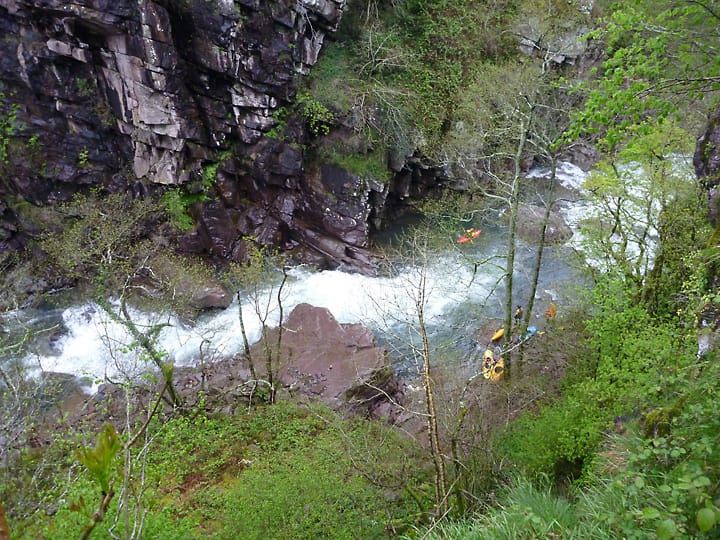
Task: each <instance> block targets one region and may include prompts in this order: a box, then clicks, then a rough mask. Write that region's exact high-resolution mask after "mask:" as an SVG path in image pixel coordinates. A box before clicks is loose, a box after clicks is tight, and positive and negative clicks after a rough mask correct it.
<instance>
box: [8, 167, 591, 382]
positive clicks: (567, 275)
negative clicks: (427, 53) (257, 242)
mask: <svg viewBox="0 0 720 540" xmlns="http://www.w3.org/2000/svg"><path fill="white" fill-rule="evenodd" d="M546 174H547V171H542V170H537V171H533V172H531V174H530V175H529V177H530V178H541V177H543V175H546ZM586 176H587V173H585V172H584V171H582V170H581V169H580V168H579V167H576V166H574V165H572V164H570V163H563V164H562V165H561V167H560V169H559V171H558V174H557V178H558V181H559V183H560V184H561V185H563V186H565V187H566V188H567V189H568V190H571V191H574V192H577V191H578V190H579V189H580V188H581V185H582V182H583V181H584V180H585V178H586ZM559 211H560V212H561V214H562V215H563V216H564V218H565V219H566V220H567V221H568V223H569V224H570V225H571V226H572V227H573V229H575V230H577V226H578V224H579V222H580V219H581V216H582V215H583V214H586V213H587V207H586V205H585V203H584V202H583V201H582V200H579V199H578V200H577V201H572V200H568V201H565V202H563V203H562V204H561V205H560V208H559ZM472 225H475V226H480V227H482V224H472ZM491 229H492V227H486V228H485V230H484V232H483V235H482V236H481V237H480V239H478V241H476V242H473V243H472V244H471V245H467V244H466V245H463V246H459V245H454V246H452V248H449V249H448V250H447V251H446V252H445V253H443V254H442V255H440V256H436V257H434V258H433V259H431V261H430V262H429V263H427V264H426V265H424V266H423V267H415V266H404V267H399V269H398V270H397V271H396V272H395V273H393V274H392V275H390V276H380V277H370V276H364V275H360V274H348V273H344V272H341V271H330V270H326V271H313V270H309V269H306V268H304V267H301V266H299V267H295V268H292V269H291V270H290V271H289V279H288V282H287V285H286V287H285V289H284V292H285V294H284V296H283V298H282V309H283V311H284V314H285V316H287V315H288V314H289V313H290V311H291V310H292V308H293V307H295V306H296V305H298V304H300V303H308V304H311V305H314V306H318V307H323V308H327V309H328V310H329V311H330V312H331V313H332V314H333V316H334V317H335V318H336V319H337V320H338V321H339V322H341V323H362V324H364V325H366V326H368V327H369V328H371V329H372V330H373V331H374V332H375V333H376V335H378V337H379V338H380V340H381V341H384V342H388V341H389V340H390V339H392V337H391V336H394V335H397V334H402V333H403V331H404V330H403V329H404V328H410V327H412V325H413V324H414V323H415V321H416V320H417V319H416V318H417V309H416V304H415V300H416V298H417V289H416V286H417V284H418V283H419V277H420V275H419V274H420V272H423V273H424V276H425V279H426V288H425V295H426V301H425V305H424V318H425V322H426V324H427V326H428V329H429V331H430V334H431V336H439V337H442V338H443V339H449V337H451V338H452V339H453V340H455V341H456V342H457V343H460V342H462V343H461V346H462V347H465V350H464V351H460V354H461V355H462V354H466V353H469V351H470V349H471V345H472V336H473V333H474V332H476V331H477V329H478V327H479V325H480V324H482V323H483V322H484V321H485V322H486V321H487V320H489V319H492V318H493V317H499V316H501V314H502V310H503V306H502V283H501V280H500V277H501V275H502V270H501V268H500V265H502V264H504V249H505V247H504V246H505V237H504V235H503V233H502V231H501V230H495V231H493V230H491ZM571 242H572V241H571ZM574 249H575V246H574V245H573V244H572V243H571V245H570V246H552V247H547V248H546V256H545V258H544V264H543V271H542V273H541V274H542V276H541V283H540V287H541V288H540V291H539V292H540V294H541V295H542V294H544V295H546V297H548V298H550V299H551V300H552V301H557V299H558V298H559V297H561V296H562V292H563V291H564V290H567V289H568V288H569V285H568V284H571V283H573V280H574V279H575V278H576V273H574V272H573V269H572V268H570V266H569V265H568V258H569V255H568V254H569V253H570V252H571V251H572V250H574ZM534 253H535V248H534V247H533V246H526V245H523V244H522V243H520V244H519V246H518V253H517V260H518V263H519V264H518V274H517V276H516V280H515V281H516V290H517V292H518V294H519V295H520V296H522V294H523V287H527V284H528V283H529V280H530V276H529V271H528V269H529V268H530V267H531V265H532V261H533V260H534ZM493 257H495V258H496V259H495V263H494V264H484V265H482V266H481V267H479V268H478V267H476V266H475V265H474V261H479V260H484V259H488V258H493ZM260 296H261V301H260V304H261V305H262V306H265V305H266V304H267V305H269V306H270V310H269V316H268V318H267V320H266V323H267V324H269V325H271V326H275V325H277V323H278V317H279V311H280V310H279V306H278V304H277V299H276V290H275V289H272V288H268V289H267V290H266V291H264V292H263V293H262V294H261V295H260ZM241 298H243V302H242V306H243V320H244V324H245V328H246V333H247V336H248V338H249V341H250V342H255V341H257V340H258V339H259V338H260V334H261V328H262V323H261V321H260V320H259V318H258V316H257V315H256V313H255V311H254V309H253V307H252V302H251V301H250V298H249V297H247V296H243V295H242V294H241ZM131 315H132V318H133V321H134V322H135V324H137V325H138V326H139V327H140V328H141V329H144V330H148V329H150V328H152V327H154V326H156V325H162V330H161V331H160V332H159V333H158V338H157V339H158V347H159V348H160V349H162V350H164V351H166V352H167V355H168V358H169V359H171V360H172V361H174V363H175V364H176V365H179V366H186V365H191V364H198V363H200V362H212V361H216V360H220V359H224V358H229V357H232V356H233V355H235V354H237V353H238V352H240V351H241V350H242V347H243V340H242V335H241V332H240V325H239V318H238V302H237V300H235V301H233V303H232V304H231V305H230V306H229V307H228V308H226V309H224V310H216V311H212V312H209V313H205V314H203V315H202V316H201V317H200V318H199V319H198V320H196V321H193V322H188V321H186V320H182V319H181V318H179V317H177V316H175V315H174V314H172V313H148V312H142V311H138V310H131ZM9 316H10V317H11V316H12V314H10V315H9ZM5 317H6V319H7V317H8V315H6V316H5ZM56 319H57V320H56V321H55V322H56V325H57V326H59V327H60V329H59V330H57V331H55V333H54V335H53V339H52V340H51V342H50V343H49V345H46V346H45V347H41V348H37V349H35V350H31V352H30V353H29V354H27V355H26V356H25V357H24V358H23V362H24V363H25V364H26V365H28V366H31V367H32V368H34V369H36V370H37V371H38V372H40V371H42V372H61V373H71V374H75V375H77V376H80V377H84V378H85V384H86V385H88V386H90V387H94V386H96V385H97V384H98V383H99V382H102V381H105V380H116V379H121V378H124V377H137V376H139V375H140V374H142V373H143V372H145V371H146V370H147V368H148V363H147V362H146V361H144V360H142V359H141V358H139V356H140V355H139V354H138V351H137V350H132V348H131V347H130V345H131V343H132V339H131V337H130V336H129V335H128V333H127V331H126V329H125V328H124V327H123V326H122V325H121V324H119V323H117V322H115V321H113V320H112V318H111V317H109V316H108V315H107V313H105V312H104V311H103V310H102V309H101V308H100V307H99V306H97V305H96V304H94V303H93V302H87V303H84V304H81V305H72V306H67V307H65V308H62V309H60V310H59V312H58V314H57V317H56ZM6 326H7V322H6ZM406 335H407V332H406ZM458 336H459V337H458ZM438 339H439V338H438ZM0 361H1V359H0Z"/></svg>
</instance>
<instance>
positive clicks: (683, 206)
mask: <svg viewBox="0 0 720 540" xmlns="http://www.w3.org/2000/svg"><path fill="white" fill-rule="evenodd" d="M691 142H692V138H691V137H690V136H689V135H688V133H687V132H685V131H684V130H682V129H680V128H679V127H677V126H676V125H675V124H673V123H671V122H667V121H666V122H660V123H658V124H657V125H654V126H652V129H651V130H650V126H648V132H647V133H646V134H645V135H644V136H638V137H635V138H633V139H631V140H630V141H629V142H628V143H627V144H626V146H625V147H624V148H623V149H621V150H619V151H617V152H616V154H615V155H614V156H613V157H612V158H609V159H607V160H605V161H603V162H601V163H599V164H598V165H597V166H596V168H595V169H594V170H593V172H592V174H591V175H590V176H589V178H588V179H587V180H586V182H585V184H584V188H585V190H586V191H585V197H586V198H587V200H588V201H589V202H590V204H591V207H592V208H594V209H595V210H594V211H592V212H589V214H590V216H589V217H588V218H586V219H585V220H584V222H583V224H582V232H583V235H584V236H583V245H584V247H585V249H586V250H587V252H588V253H589V257H590V260H591V261H593V262H592V263H591V264H592V265H593V266H594V267H595V268H596V269H600V270H601V271H602V272H604V273H608V274H613V275H616V276H618V277H619V278H621V279H622V280H624V282H625V285H626V287H628V288H633V289H634V290H635V293H634V294H635V295H636V298H637V299H638V300H642V301H645V302H647V303H648V304H653V305H656V304H657V302H658V299H659V298H660V297H661V296H663V291H660V290H659V289H660V288H661V287H667V286H670V287H672V286H673V285H671V284H674V285H678V281H679V282H682V279H683V278H682V276H683V275H684V274H685V273H686V271H685V270H683V269H682V266H683V265H682V264H681V262H680V261H679V260H678V257H681V256H682V250H683V249H684V250H685V251H687V249H688V248H692V247H696V246H697V245H698V243H699V242H700V239H701V235H700V231H701V230H702V225H701V220H702V219H703V213H702V211H701V209H700V201H699V197H698V192H697V188H696V186H695V179H694V174H693V172H692V169H691V167H690V164H689V163H687V160H686V159H684V158H683V157H682V156H683V155H686V154H687V153H689V147H690V145H691ZM658 238H659V244H660V246H659V247H656V244H657V240H658ZM667 292H668V293H669V292H671V291H670V290H668V291H667ZM665 296H667V294H665Z"/></svg>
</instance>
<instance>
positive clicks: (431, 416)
mask: <svg viewBox="0 0 720 540" xmlns="http://www.w3.org/2000/svg"><path fill="white" fill-rule="evenodd" d="M419 294H420V297H419V298H418V299H416V302H415V306H416V308H417V317H418V325H419V327H420V336H421V339H422V357H423V373H422V377H423V387H424V389H425V405H426V407H427V429H428V439H429V442H430V453H431V455H432V460H433V465H434V467H435V506H436V510H437V512H438V514H439V515H443V514H445V513H446V511H447V504H448V500H447V499H448V497H447V495H448V493H447V478H446V473H445V460H444V458H443V455H442V452H441V449H440V432H439V429H438V422H437V411H436V409H435V397H434V393H433V388H432V385H433V382H432V378H431V376H430V344H429V343H428V337H427V330H426V328H425V316H424V301H425V275H424V274H423V276H422V277H421V283H420V288H419Z"/></svg>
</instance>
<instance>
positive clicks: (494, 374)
mask: <svg viewBox="0 0 720 540" xmlns="http://www.w3.org/2000/svg"><path fill="white" fill-rule="evenodd" d="M504 373H505V360H503V359H502V358H499V359H498V361H497V362H495V365H494V366H493V367H492V369H491V370H490V376H489V378H490V380H491V381H492V382H498V381H499V380H500V379H502V378H503V375H504Z"/></svg>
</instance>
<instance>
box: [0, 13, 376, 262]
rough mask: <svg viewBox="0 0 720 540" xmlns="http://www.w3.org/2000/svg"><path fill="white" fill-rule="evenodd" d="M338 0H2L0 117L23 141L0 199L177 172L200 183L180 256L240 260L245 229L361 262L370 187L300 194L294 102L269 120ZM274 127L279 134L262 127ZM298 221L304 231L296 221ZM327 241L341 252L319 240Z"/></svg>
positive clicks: (325, 257) (6, 235) (8, 220)
mask: <svg viewBox="0 0 720 540" xmlns="http://www.w3.org/2000/svg"><path fill="white" fill-rule="evenodd" d="M345 7H346V0H299V1H297V2H286V1H284V0H268V1H263V2H258V1H255V0H252V1H251V0H247V1H241V2H220V3H218V2H205V1H203V0H188V1H184V2H149V1H142V2H135V1H130V0H117V1H116V2H104V1H99V0H77V1H74V2H70V3H68V2H66V1H64V0H0V31H1V32H2V35H3V36H7V37H8V39H3V40H1V41H0V80H2V81H3V83H2V89H0V90H2V91H3V93H4V95H5V96H6V99H5V100H4V101H3V103H0V114H7V113H8V112H9V111H10V110H11V109H12V110H14V111H15V113H16V116H17V124H18V125H19V126H23V129H22V130H21V131H19V132H18V133H15V134H13V145H12V148H11V150H12V149H15V148H22V149H23V152H21V153H20V152H11V154H10V161H11V163H10V167H9V168H8V174H7V175H6V176H7V182H4V183H3V186H1V187H0V191H2V192H1V193H0V195H5V194H6V193H5V191H4V190H7V191H8V192H12V193H17V194H19V195H20V196H21V197H22V198H24V199H25V200H27V201H31V202H32V203H34V204H37V205H49V204H54V203H56V202H58V201H65V200H68V199H69V198H71V197H72V196H73V194H75V193H76V192H78V191H85V190H87V189H88V188H90V187H97V186H102V187H105V188H107V189H108V190H114V191H117V190H125V191H128V192H131V193H133V194H136V193H141V194H142V193H147V192H157V191H161V188H158V187H157V186H172V185H179V184H184V185H186V186H188V190H189V191H190V192H192V193H198V192H199V191H198V190H196V188H195V186H196V185H200V184H202V186H203V187H202V188H201V189H202V190H203V191H204V192H205V193H204V194H205V196H206V197H207V199H206V200H205V201H204V202H202V203H198V204H196V205H195V206H194V208H193V217H194V218H195V222H196V225H197V228H196V230H193V231H191V232H190V233H188V234H187V235H186V236H185V237H184V238H182V240H181V241H180V247H181V248H182V249H183V250H184V251H186V252H190V253H197V254H203V255H211V256H212V257H216V258H237V257H241V256H242V253H243V252H244V249H243V240H242V238H244V237H247V236H251V237H253V238H257V239H258V241H259V242H260V243H267V244H273V245H277V246H282V247H284V248H288V247H294V246H295V245H296V244H298V243H299V244H302V243H303V242H305V241H306V240H307V241H308V242H307V243H306V244H304V245H302V246H301V249H298V250H297V253H298V254H300V255H305V256H307V257H308V259H310V260H312V261H313V262H318V263H319V266H322V267H332V268H337V267H339V266H341V265H344V267H345V268H347V269H350V270H352V269H354V268H359V267H361V266H363V265H365V264H366V262H365V260H366V256H365V254H364V253H363V251H362V250H363V249H364V247H365V245H366V243H367V234H368V228H367V219H368V215H369V204H368V197H369V196H370V192H371V190H369V189H363V190H359V191H358V190H355V189H351V190H349V191H348V192H347V194H346V196H343V197H342V198H340V199H334V198H333V196H330V195H329V194H328V193H327V192H326V191H327V189H326V188H325V187H324V186H323V184H322V183H319V184H316V185H313V186H312V187H313V188H317V190H319V191H313V190H312V189H311V190H308V189H307V188H308V184H307V183H304V182H303V176H304V175H305V163H304V159H305V158H304V155H303V152H302V150H301V148H302V145H304V144H305V143H306V142H307V140H306V139H307V137H308V134H307V132H306V131H307V130H306V127H305V121H304V120H303V118H302V117H301V115H298V114H291V115H290V116H289V117H288V118H286V119H284V120H283V125H278V124H279V122H278V121H277V120H276V118H275V116H274V113H275V112H276V111H277V110H278V109H279V108H280V107H283V108H284V109H285V110H286V111H291V110H292V108H293V107H292V106H293V103H294V100H295V93H296V89H297V84H298V81H299V78H298V75H302V74H305V73H307V72H308V71H309V69H310V67H311V66H312V65H313V64H315V62H316V61H317V58H318V55H319V52H320V49H321V47H322V44H323V42H324V38H325V35H326V34H327V33H329V32H334V31H335V30H336V29H337V27H338V24H339V22H340V19H341V17H342V14H343V11H344V10H345ZM273 128H277V129H278V130H281V131H282V137H275V136H273V137H266V136H265V134H266V133H267V132H268V131H269V130H270V129H273ZM31 141H35V142H31ZM28 150H30V151H28ZM223 156H225V157H223ZM228 156H229V157H228ZM215 169H217V170H215ZM353 182H356V180H353ZM211 184H212V185H211ZM138 185H140V186H142V185H154V186H155V189H154V190H153V189H146V188H143V187H141V188H140V189H138ZM351 196H352V197H357V201H350V199H349V198H348V197H351ZM324 198H327V199H328V200H327V201H325V204H324V205H323V208H330V214H327V215H326V217H325V218H324V219H320V220H319V221H314V218H315V217H317V215H316V214H313V213H312V212H310V211H309V210H308V209H310V208H313V207H314V206H315V205H316V204H317V202H318V201H320V200H323V199H324ZM335 200H337V204H335ZM373 202H375V203H377V202H384V201H381V199H378V198H377V197H375V198H373ZM0 213H1V215H0V219H1V221H0V242H2V245H3V247H4V246H8V247H11V248H15V247H16V244H17V242H15V238H16V237H17V236H18V235H20V234H21V231H25V232H24V233H23V234H28V233H27V231H26V230H24V229H22V228H21V227H18V226H17V224H16V223H15V217H14V216H13V214H12V212H9V211H6V210H5V209H0ZM323 215H325V214H323ZM250 216H251V218H249V217H250ZM308 226H312V227H313V228H314V233H313V234H312V235H304V234H303V233H302V229H303V228H305V227H308ZM323 237H328V238H330V239H331V243H333V244H334V243H337V244H338V246H337V248H335V247H333V249H331V250H328V249H324V250H323V249H322V245H323V244H324V242H323V241H322V238H323ZM25 241H27V239H25ZM17 247H22V246H21V245H18V246H17ZM318 248H321V249H320V250H318Z"/></svg>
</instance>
